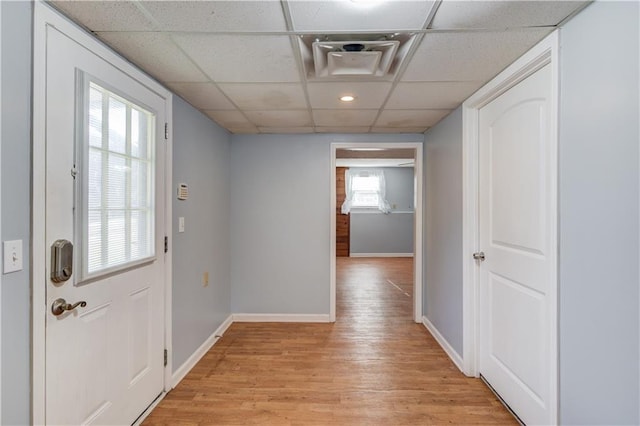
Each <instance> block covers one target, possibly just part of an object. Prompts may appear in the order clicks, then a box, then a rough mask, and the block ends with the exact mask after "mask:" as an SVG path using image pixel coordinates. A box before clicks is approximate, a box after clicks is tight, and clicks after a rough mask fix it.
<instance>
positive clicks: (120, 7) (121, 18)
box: [52, 0, 155, 31]
mask: <svg viewBox="0 0 640 426" xmlns="http://www.w3.org/2000/svg"><path fill="white" fill-rule="evenodd" d="M52 4H53V6H54V7H56V8H57V9H59V10H61V11H62V12H64V13H65V14H66V15H67V16H69V17H70V18H71V19H73V20H74V21H76V22H80V23H82V25H84V26H85V27H87V28H88V29H89V30H91V31H153V30H154V29H155V28H154V24H153V22H152V21H151V20H149V19H147V17H146V16H145V15H144V14H143V13H142V12H141V11H140V9H138V8H137V7H136V5H135V4H134V3H133V2H130V1H86V0H81V1H53V2H52Z"/></svg>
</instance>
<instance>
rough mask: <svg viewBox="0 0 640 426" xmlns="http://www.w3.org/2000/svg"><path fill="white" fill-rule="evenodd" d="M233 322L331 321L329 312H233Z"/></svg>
mask: <svg viewBox="0 0 640 426" xmlns="http://www.w3.org/2000/svg"><path fill="white" fill-rule="evenodd" d="M233 322H331V317H330V316H329V314H233Z"/></svg>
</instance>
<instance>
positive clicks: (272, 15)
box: [141, 0, 287, 32]
mask: <svg viewBox="0 0 640 426" xmlns="http://www.w3.org/2000/svg"><path fill="white" fill-rule="evenodd" d="M141 3H142V5H143V7H144V8H145V9H146V10H147V11H148V12H149V13H150V14H151V15H152V16H153V17H154V18H155V19H156V20H157V21H158V23H159V24H160V28H161V29H162V30H163V31H201V32H225V31H242V32H264V31H286V30H287V25H286V22H285V20H284V14H283V13H282V6H281V5H280V2H278V1H219V0H216V1H143V2H141Z"/></svg>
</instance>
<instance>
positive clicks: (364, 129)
mask: <svg viewBox="0 0 640 426" xmlns="http://www.w3.org/2000/svg"><path fill="white" fill-rule="evenodd" d="M316 132H317V133H369V126H364V127H363V126H360V127H316Z"/></svg>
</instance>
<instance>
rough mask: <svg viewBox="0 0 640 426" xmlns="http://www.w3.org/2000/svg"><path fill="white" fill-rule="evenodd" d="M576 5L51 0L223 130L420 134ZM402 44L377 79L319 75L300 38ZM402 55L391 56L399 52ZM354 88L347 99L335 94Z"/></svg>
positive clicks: (422, 0) (451, 0)
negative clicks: (395, 37) (385, 37)
mask: <svg viewBox="0 0 640 426" xmlns="http://www.w3.org/2000/svg"><path fill="white" fill-rule="evenodd" d="M586 3H587V2H584V1H551V0H549V1H483V0H475V1H455V0H443V1H442V2H440V1H432V0H409V1H404V0H387V1H383V0H316V1H314V0H289V1H286V0H282V1H278V0H262V1H242V0H234V1H202V0H199V1H147V0H133V1H131V0H120V1H99V0H98V1H96V0H93V1H54V2H53V5H54V6H55V7H57V8H58V9H59V10H61V11H62V12H63V13H65V14H66V15H67V16H69V17H70V18H71V19H73V20H74V21H76V22H78V23H79V24H81V25H82V26H84V27H86V28H87V29H88V30H90V31H92V32H94V33H95V34H96V35H97V36H98V37H99V38H100V39H102V40H103V41H104V42H105V43H107V44H108V45H110V46H111V47H112V48H113V49H115V50H116V51H118V52H120V53H121V54H122V55H123V56H125V57H126V58H128V59H129V60H130V61H131V62H133V63H135V64H137V65H138V66H140V67H141V68H142V69H144V70H145V71H146V72H147V73H149V74H151V75H152V76H154V77H156V78H157V79H158V80H160V81H161V82H163V83H164V84H166V85H167V87H169V88H171V89H172V90H173V91H174V92H176V93H177V94H178V95H180V96H181V97H183V98H184V99H186V100H187V101H188V102H190V103H191V104H192V105H193V106H194V107H196V108H198V109H199V110H201V111H202V112H204V113H205V114H207V115H208V116H209V117H211V118H212V119H213V120H214V121H216V122H217V123H218V124H220V125H221V126H222V127H225V128H226V129H228V130H229V131H231V132H233V133H313V132H317V133H334V132H335V133H369V132H371V133H407V132H408V133H418V132H419V133H421V132H424V131H425V130H426V129H428V128H429V127H432V126H433V125H435V124H436V123H437V122H438V121H439V120H441V119H442V118H443V117H445V116H446V115H447V114H448V113H449V112H450V111H451V110H453V109H455V108H456V107H457V106H458V105H460V103H461V102H462V101H463V100H464V99H466V98H467V97H468V96H469V95H471V94H472V93H473V92H475V91H476V90H477V89H478V88H480V87H481V86H482V85H483V84H484V83H486V82H487V81H488V80H490V79H491V78H492V77H493V76H495V75H496V74H498V73H499V72H500V71H501V70H503V69H504V68H505V67H506V66H508V65H509V64H510V63H511V62H513V61H514V60H515V59H517V58H518V57H519V56H520V55H522V54H523V53H524V52H526V51H527V50H528V49H529V48H530V47H532V46H533V45H534V44H535V43H537V42H538V41H539V40H541V39H542V38H543V37H545V36H546V35H547V34H549V33H550V32H551V31H553V29H554V28H556V26H557V25H558V24H560V23H561V22H563V21H564V20H566V19H567V18H568V17H570V16H572V15H573V14H575V12H576V11H578V10H580V9H581V8H582V7H584V5H585V4H586ZM378 33H386V34H393V33H401V35H400V37H405V38H407V39H408V38H409V36H414V37H413V38H411V40H412V42H410V43H407V44H406V45H405V48H404V50H403V49H402V48H401V49H399V50H401V51H402V52H401V53H402V55H404V57H403V58H404V59H403V60H402V61H400V59H398V60H397V61H396V63H395V64H394V65H393V66H392V68H393V70H394V71H393V73H392V74H390V75H389V76H387V77H372V76H371V77H361V78H357V79H354V78H353V77H351V78H342V79H341V78H336V77H333V78H329V79H322V80H320V79H318V78H315V77H313V76H312V75H310V73H309V72H308V71H309V70H308V68H305V62H304V61H305V57H304V55H305V53H304V52H303V51H302V50H301V49H300V45H301V44H304V43H301V42H300V40H303V38H302V36H306V37H307V38H309V37H310V36H313V37H314V38H315V36H324V35H329V36H330V37H336V34H343V35H344V36H342V37H345V39H347V38H348V37H351V39H352V40H353V39H358V37H363V36H364V35H365V34H369V35H370V34H378ZM399 58H401V56H399ZM344 94H353V95H354V96H355V97H356V99H355V101H353V102H351V103H348V104H347V103H343V102H341V101H339V99H338V98H339V97H340V96H342V95H344Z"/></svg>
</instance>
